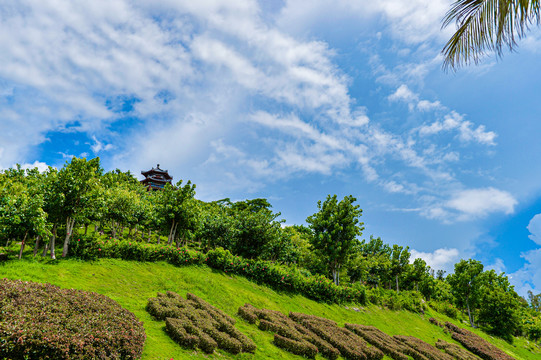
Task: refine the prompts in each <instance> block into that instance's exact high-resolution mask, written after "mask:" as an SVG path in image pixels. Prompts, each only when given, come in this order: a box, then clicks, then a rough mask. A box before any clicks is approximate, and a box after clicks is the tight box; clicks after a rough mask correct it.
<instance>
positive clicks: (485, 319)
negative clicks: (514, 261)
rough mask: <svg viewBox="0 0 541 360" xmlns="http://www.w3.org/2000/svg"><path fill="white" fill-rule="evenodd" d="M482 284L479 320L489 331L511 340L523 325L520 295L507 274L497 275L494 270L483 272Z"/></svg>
mask: <svg viewBox="0 0 541 360" xmlns="http://www.w3.org/2000/svg"><path fill="white" fill-rule="evenodd" d="M480 285H481V289H480V302H479V317H478V322H479V323H481V324H483V325H484V326H486V327H487V328H488V332H490V333H492V334H494V335H496V336H499V337H502V338H504V339H506V340H508V341H511V340H512V335H514V334H515V333H517V331H518V330H519V329H520V328H521V325H522V324H521V315H520V312H519V309H520V307H521V306H520V302H519V296H518V295H517V293H516V292H515V291H514V289H513V286H511V284H510V283H509V279H508V278H507V276H505V274H503V273H502V274H500V275H497V274H496V272H495V271H494V270H490V271H486V272H484V273H483V274H481V276H480Z"/></svg>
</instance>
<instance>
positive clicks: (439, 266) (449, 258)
mask: <svg viewBox="0 0 541 360" xmlns="http://www.w3.org/2000/svg"><path fill="white" fill-rule="evenodd" d="M458 256H459V251H458V249H454V248H451V249H449V248H441V249H436V250H434V251H433V252H422V251H417V250H415V249H411V257H410V261H411V262H413V260H414V259H416V258H421V259H423V260H424V261H426V263H427V265H429V266H430V267H431V268H432V269H434V270H445V271H447V272H450V271H451V270H452V268H453V265H454V263H455V262H456V261H457V260H458Z"/></svg>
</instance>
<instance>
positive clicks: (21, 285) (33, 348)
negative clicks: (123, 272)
mask: <svg viewBox="0 0 541 360" xmlns="http://www.w3.org/2000/svg"><path fill="white" fill-rule="evenodd" d="M145 340H146V335H145V331H144V328H143V324H142V323H141V322H140V321H138V320H137V318H136V317H135V315H133V314H132V313H131V312H129V311H128V310H125V309H123V308H122V307H121V306H120V305H119V304H118V303H117V302H115V301H113V300H111V299H110V298H108V297H106V296H103V295H100V294H96V293H92V292H86V291H82V290H73V289H61V288H59V287H57V286H54V285H51V284H39V283H32V282H23V281H18V280H7V279H1V280H0V358H3V359H138V358H140V357H141V353H142V351H143V345H144V343H145Z"/></svg>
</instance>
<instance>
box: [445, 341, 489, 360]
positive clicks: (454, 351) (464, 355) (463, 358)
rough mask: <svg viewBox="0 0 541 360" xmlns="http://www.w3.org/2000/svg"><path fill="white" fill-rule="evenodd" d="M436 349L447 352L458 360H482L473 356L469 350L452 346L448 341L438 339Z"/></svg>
mask: <svg viewBox="0 0 541 360" xmlns="http://www.w3.org/2000/svg"><path fill="white" fill-rule="evenodd" d="M436 347H437V348H438V349H442V350H445V352H446V353H448V354H449V355H451V356H454V357H455V358H456V359H457V360H480V359H479V357H478V356H476V355H474V354H472V353H471V352H469V351H468V350H466V349H464V348H461V347H460V346H458V345H456V344H451V343H448V342H447V341H443V340H441V339H438V341H437V342H436Z"/></svg>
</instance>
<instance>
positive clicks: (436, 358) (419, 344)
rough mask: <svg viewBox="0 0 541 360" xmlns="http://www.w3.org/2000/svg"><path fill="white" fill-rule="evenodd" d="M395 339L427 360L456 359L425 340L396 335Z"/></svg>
mask: <svg viewBox="0 0 541 360" xmlns="http://www.w3.org/2000/svg"><path fill="white" fill-rule="evenodd" d="M393 337H394V338H395V339H397V340H400V341H402V342H403V343H404V344H406V345H408V346H409V347H411V348H412V349H414V350H416V351H417V352H418V353H420V354H422V355H423V356H424V358H425V359H430V360H454V358H453V357H452V356H451V355H449V354H446V353H444V352H442V351H440V350H438V348H436V347H434V346H432V345H430V344H429V343H426V342H424V341H423V340H420V339H417V338H416V337H413V336H403V335H395V336H393ZM412 357H413V358H414V359H417V358H416V357H415V356H412Z"/></svg>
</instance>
